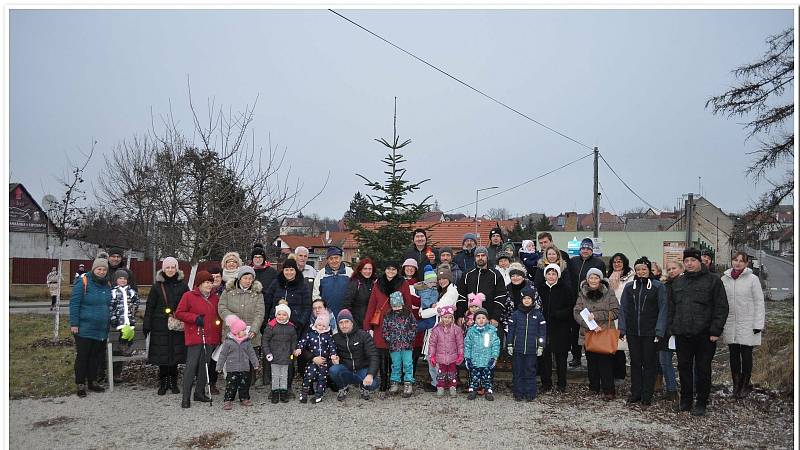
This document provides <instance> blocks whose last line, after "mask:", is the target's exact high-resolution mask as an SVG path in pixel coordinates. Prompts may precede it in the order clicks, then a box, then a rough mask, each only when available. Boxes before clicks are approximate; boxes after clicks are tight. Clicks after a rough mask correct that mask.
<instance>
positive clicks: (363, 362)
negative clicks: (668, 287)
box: [330, 309, 380, 401]
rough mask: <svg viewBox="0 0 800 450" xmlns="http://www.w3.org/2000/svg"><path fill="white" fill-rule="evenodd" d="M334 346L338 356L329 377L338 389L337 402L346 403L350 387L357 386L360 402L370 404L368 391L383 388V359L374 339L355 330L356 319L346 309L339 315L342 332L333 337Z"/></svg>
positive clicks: (358, 329) (333, 358) (333, 359)
mask: <svg viewBox="0 0 800 450" xmlns="http://www.w3.org/2000/svg"><path fill="white" fill-rule="evenodd" d="M333 342H334V344H336V355H337V356H335V357H331V360H332V362H333V366H332V367H331V371H330V376H331V380H333V383H334V384H335V385H336V387H337V388H338V389H339V393H338V395H337V396H336V399H337V400H339V401H343V400H344V399H345V398H347V389H348V387H349V386H350V385H357V386H359V387H360V389H361V398H362V399H364V400H369V391H374V390H376V389H378V387H379V384H380V383H379V381H378V379H377V378H376V375H377V374H378V366H379V365H380V358H379V356H378V350H377V349H376V348H375V343H374V342H373V340H372V336H370V335H369V333H367V332H366V331H364V330H362V329H360V328H356V327H355V322H354V321H353V315H352V314H351V313H350V311H349V310H347V309H343V310H341V311H339V332H338V333H336V334H334V335H333Z"/></svg>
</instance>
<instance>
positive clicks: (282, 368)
mask: <svg viewBox="0 0 800 450" xmlns="http://www.w3.org/2000/svg"><path fill="white" fill-rule="evenodd" d="M291 315H292V310H291V309H290V308H289V306H288V305H284V304H278V306H276V307H275V318H274V319H272V320H270V321H269V322H268V323H267V328H266V329H265V330H264V335H263V336H262V337H261V349H262V351H263V352H264V355H265V358H266V360H267V361H269V363H270V369H271V372H272V397H271V399H272V400H271V401H272V403H278V402H279V401H280V402H283V403H287V402H288V401H289V389H288V386H289V384H288V383H289V381H288V380H289V366H290V365H291V364H292V356H293V355H292V353H294V351H295V349H296V348H297V330H295V327H294V324H293V323H291V322H289V318H290V317H291Z"/></svg>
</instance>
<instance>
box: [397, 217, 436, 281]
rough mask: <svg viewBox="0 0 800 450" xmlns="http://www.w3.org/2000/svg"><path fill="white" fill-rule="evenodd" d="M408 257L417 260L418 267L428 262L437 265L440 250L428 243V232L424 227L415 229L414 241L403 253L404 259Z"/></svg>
mask: <svg viewBox="0 0 800 450" xmlns="http://www.w3.org/2000/svg"><path fill="white" fill-rule="evenodd" d="M408 258H411V259H413V260H415V261H416V262H417V267H425V266H426V265H428V264H430V265H431V266H434V267H435V266H436V264H437V263H438V262H439V250H437V249H435V248H433V246H432V245H428V233H427V232H426V231H425V229H424V228H417V229H416V230H414V242H412V243H411V247H410V248H409V249H408V250H406V251H405V253H403V260H406V259H408ZM417 281H421V280H417Z"/></svg>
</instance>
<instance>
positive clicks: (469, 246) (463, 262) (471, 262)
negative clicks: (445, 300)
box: [453, 233, 478, 283]
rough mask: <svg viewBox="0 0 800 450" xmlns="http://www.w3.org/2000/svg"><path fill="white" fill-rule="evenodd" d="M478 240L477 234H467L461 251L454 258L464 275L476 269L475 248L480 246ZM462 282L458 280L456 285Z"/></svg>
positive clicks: (462, 241) (462, 242)
mask: <svg viewBox="0 0 800 450" xmlns="http://www.w3.org/2000/svg"><path fill="white" fill-rule="evenodd" d="M477 239H478V238H477V237H476V236H475V233H466V234H465V235H464V239H462V240H461V251H460V252H458V253H457V254H456V256H455V257H454V258H453V261H455V263H456V265H458V267H459V269H461V272H462V273H466V272H468V271H470V270H472V269H474V268H475V247H476V246H477V245H478V240H477ZM459 280H460V278H459V279H456V281H455V282H456V283H458V282H459Z"/></svg>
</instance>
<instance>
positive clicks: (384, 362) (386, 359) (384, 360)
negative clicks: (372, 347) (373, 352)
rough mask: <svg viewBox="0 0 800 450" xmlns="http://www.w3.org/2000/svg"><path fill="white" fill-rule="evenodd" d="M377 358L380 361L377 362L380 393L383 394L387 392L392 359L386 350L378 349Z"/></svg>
mask: <svg viewBox="0 0 800 450" xmlns="http://www.w3.org/2000/svg"><path fill="white" fill-rule="evenodd" d="M378 357H379V358H380V360H379V361H378V363H379V364H378V366H379V368H380V373H381V387H380V389H381V391H383V392H385V391H388V390H389V375H391V374H392V358H391V356H390V354H389V349H388V348H379V349H378Z"/></svg>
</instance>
